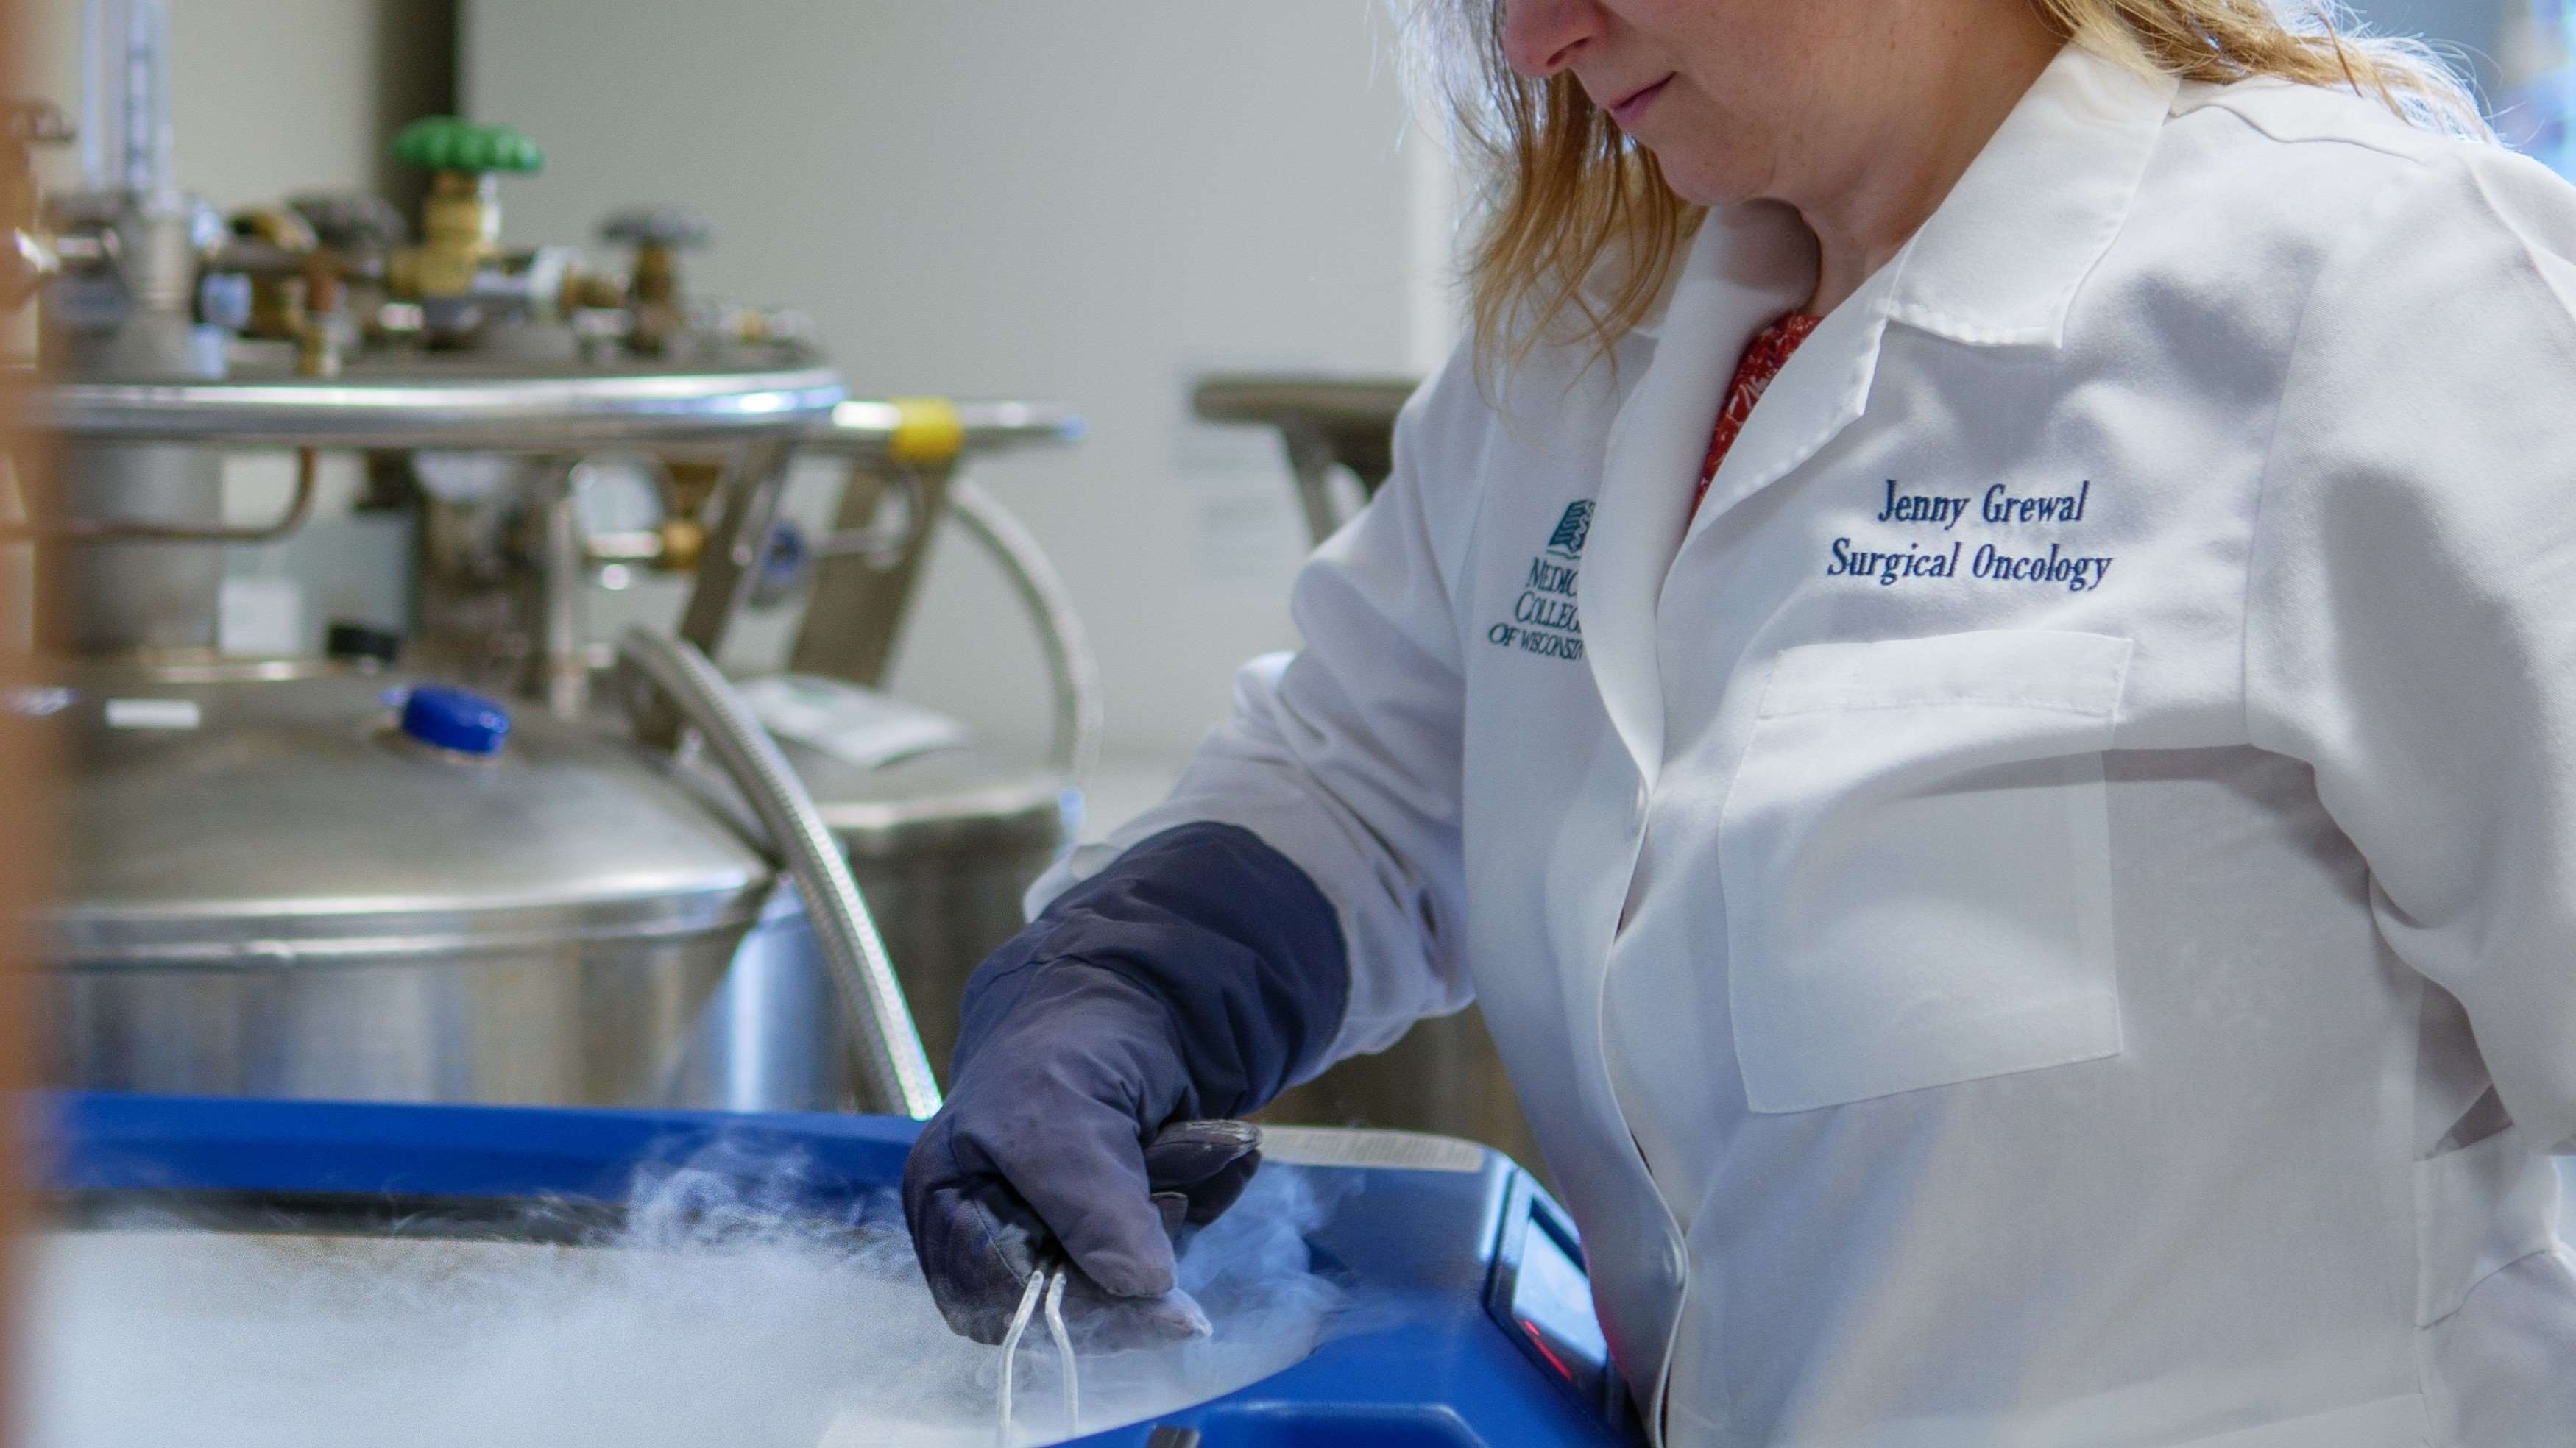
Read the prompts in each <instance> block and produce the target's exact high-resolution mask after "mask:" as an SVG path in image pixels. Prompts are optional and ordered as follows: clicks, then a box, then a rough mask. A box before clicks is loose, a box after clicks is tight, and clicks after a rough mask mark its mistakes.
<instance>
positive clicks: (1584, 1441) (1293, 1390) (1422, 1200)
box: [38, 1093, 1639, 1448]
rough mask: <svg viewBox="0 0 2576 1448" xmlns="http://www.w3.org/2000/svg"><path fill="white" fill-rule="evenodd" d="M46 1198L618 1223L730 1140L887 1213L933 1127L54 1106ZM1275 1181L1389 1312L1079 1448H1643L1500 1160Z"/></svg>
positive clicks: (1365, 1161)
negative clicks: (1326, 1209)
mask: <svg viewBox="0 0 2576 1448" xmlns="http://www.w3.org/2000/svg"><path fill="white" fill-rule="evenodd" d="M41 1100H42V1103H43V1108H44V1113H45V1118H46V1119H45V1120H44V1121H42V1122H41V1123H40V1124H39V1128H38V1135H39V1138H40V1139H41V1140H42V1141H44V1142H45V1143H46V1145H47V1148H48V1158H49V1159H48V1162H47V1168H46V1171H45V1175H46V1177H47V1179H48V1181H49V1183H50V1185H51V1186H52V1187H53V1188H54V1189H56V1190H57V1191H61V1192H69V1193H98V1192H109V1193H134V1192H142V1193H151V1192H175V1193H186V1194H206V1193H212V1194H243V1195H250V1196H292V1197H300V1198H345V1199H361V1200H363V1199H379V1200H381V1199H388V1198H390V1199H395V1200H399V1201H403V1202H406V1203H413V1202H428V1203H437V1204H442V1205H448V1206H456V1205H463V1204H470V1203H472V1202H476V1201H488V1202H496V1203H497V1202H518V1201H526V1200H528V1199H531V1198H546V1199H552V1200H556V1201H566V1202H573V1203H585V1202H587V1203H596V1204H599V1205H602V1206H608V1205H614V1204H616V1203H619V1202H622V1201H624V1200H625V1198H626V1196H627V1194H628V1190H629V1188H630V1186H631V1185H632V1183H633V1181H634V1177H635V1171H636V1168H637V1167H638V1166H639V1165H644V1164H649V1163H654V1162H677V1161H681V1160H686V1159H689V1158H691V1157H692V1156H695V1155H696V1154H698V1153H699V1152H701V1151H702V1150H703V1149H705V1148H706V1147H707V1146H708V1145H709V1144H710V1143H711V1142H712V1141H713V1140H714V1139H715V1138H716V1137H717V1136H718V1135H719V1134H721V1135H722V1136H723V1137H724V1138H725V1139H726V1140H727V1141H729V1142H733V1143H737V1144H741V1143H745V1142H748V1143H750V1144H752V1145H753V1146H754V1147H755V1148H756V1147H757V1146H759V1145H760V1144H761V1143H764V1142H766V1143H768V1144H770V1145H774V1146H775V1147H776V1148H777V1149H778V1150H779V1151H781V1152H788V1151H793V1152H796V1153H799V1154H801V1155H802V1156H803V1157H804V1158H805V1160H806V1161H807V1162H809V1163H810V1164H811V1165H812V1167H813V1170H812V1171H811V1173H810V1174H808V1175H807V1176H806V1177H805V1179H804V1180H805V1187H806V1189H807V1190H810V1191H812V1192H814V1193H816V1194H817V1196H818V1198H819V1197H830V1198H834V1199H836V1200H838V1201H841V1202H846V1201H848V1200H849V1199H850V1198H852V1197H857V1196H864V1195H870V1194H877V1193H885V1192H890V1191H892V1190H893V1188H894V1187H895V1185H896V1183H897V1182H898V1181H899V1180H900V1178H901V1175H902V1170H903V1160H904V1154H905V1153H906V1151H907V1150H909V1148H910V1146H911V1143H912V1139H913V1136H914V1134H915V1133H916V1132H917V1131H918V1130H919V1123H916V1122H911V1121H904V1120H898V1119H892V1118H881V1117H859V1116H822V1115H799V1116H790V1115H764V1116H744V1115H730V1114H722V1113H704V1112H669V1111H600V1110H565V1109H557V1108H523V1107H496V1106H423V1105H395V1104H377V1103H364V1104H342V1103H327V1102H294V1101H255V1100H241V1099H206V1098H182V1097H157V1096H140V1095H120V1094H107V1093H97V1094H69V1095H62V1096H54V1097H47V1098H41ZM1265 1153H1266V1158H1267V1159H1266V1161H1265V1164H1264V1167H1263V1170H1264V1171H1265V1172H1268V1171H1292V1172H1300V1173H1311V1174H1313V1175H1314V1176H1315V1177H1316V1178H1317V1181H1316V1185H1317V1187H1318V1188H1319V1190H1320V1191H1322V1192H1323V1193H1325V1194H1326V1195H1327V1198H1328V1199H1330V1200H1334V1201H1336V1203H1337V1205H1336V1206H1335V1207H1334V1209H1333V1211H1332V1212H1331V1214H1330V1216H1329V1217H1328V1218H1327V1219H1326V1220H1325V1222H1324V1224H1323V1226H1322V1227H1321V1228H1319V1229H1317V1230H1316V1231H1315V1232H1314V1233H1312V1234H1311V1235H1310V1236H1309V1238H1308V1243H1309V1247H1310V1250H1311V1251H1312V1252H1313V1253H1314V1254H1315V1256H1316V1258H1317V1259H1318V1261H1320V1262H1326V1263H1330V1264H1333V1265H1334V1266H1335V1267H1337V1268H1338V1269H1340V1270H1342V1271H1345V1272H1347V1273H1348V1274H1349V1275H1350V1276H1351V1277H1352V1278H1354V1279H1355V1280H1357V1281H1359V1282H1362V1283H1365V1284H1366V1285H1367V1287H1368V1289H1369V1297H1370V1301H1371V1309H1372V1310H1371V1311H1370V1312H1369V1313H1368V1314H1367V1316H1366V1320H1365V1322H1364V1323H1363V1324H1362V1325H1361V1326H1360V1328H1359V1329H1358V1330H1355V1331H1347V1332H1342V1333H1339V1334H1336V1335H1333V1336H1331V1337H1328V1338H1327V1339H1326V1340H1325V1341H1324V1343H1323V1344H1322V1345H1321V1346H1320V1347H1319V1348H1317V1349H1316V1351H1315V1352H1314V1354H1313V1355H1312V1356H1310V1357H1308V1358H1307V1359H1305V1360H1304V1361H1302V1362H1300V1363H1298V1364H1296V1365H1295V1366H1293V1367H1291V1368H1288V1369H1287V1370H1285V1371H1283V1372H1280V1373H1278V1374H1275V1375H1274V1376H1272V1377H1269V1378H1266V1379H1263V1380H1262V1381H1260V1382H1257V1383H1254V1384H1252V1385H1251V1386H1249V1387H1247V1388H1244V1389H1241V1390H1239V1391H1237V1392H1234V1393H1231V1394H1228V1395H1226V1396H1224V1397H1221V1398H1217V1399H1215V1400H1213V1401H1210V1402H1207V1403H1202V1404H1199V1405H1197V1406H1195V1407H1192V1408H1187V1409H1183V1410H1179V1411H1175V1412H1170V1413H1166V1414H1163V1415H1161V1416H1160V1417H1159V1418H1157V1419H1155V1420H1153V1421H1151V1422H1146V1423H1138V1424H1132V1425H1129V1426H1127V1427H1123V1428H1116V1429H1111V1430H1109V1431H1107V1432H1103V1433H1097V1434H1093V1435H1090V1436H1088V1437H1085V1438H1083V1439H1081V1440H1079V1441H1080V1442H1081V1443H1083V1444H1087V1445H1104V1448H1105V1445H1118V1448H1140V1445H1148V1444H1150V1445H1151V1448H1189V1445H1190V1444H1191V1443H1192V1437H1191V1435H1192V1434H1194V1433H1195V1434H1197V1435H1199V1440H1200V1441H1201V1442H1203V1443H1204V1445H1205V1448H1285V1445H1292V1444H1297V1445H1302V1444H1326V1443H1330V1444H1337V1445H1355V1448H1484V1445H1492V1448H1500V1445H1504V1444H1540V1445H1554V1444H1563V1445H1596V1444H1597V1445H1610V1444H1627V1443H1634V1442H1636V1441H1639V1439H1638V1435H1637V1433H1636V1431H1635V1429H1634V1419H1633V1415H1632V1414H1631V1412H1630V1409H1629V1407H1628V1404H1627V1401H1626V1398H1625V1394H1624V1392H1623V1390H1622V1388H1621V1384H1620V1380H1619V1378H1618V1375H1617V1374H1616V1373H1615V1372H1613V1371H1611V1370H1610V1367H1609V1364H1608V1360H1607V1359H1608V1353H1607V1349H1606V1347H1605V1346H1604V1345H1603V1344H1602V1339H1601V1333H1600V1329H1599V1327H1598V1325H1597V1323H1595V1322H1594V1320H1593V1318H1592V1315H1591V1305H1590V1301H1589V1295H1588V1287H1587V1284H1586V1282H1585V1279H1584V1277H1583V1264H1582V1252H1581V1247H1580V1245H1579V1243H1578V1242H1577V1241H1576V1238H1575V1234H1574V1230H1573V1228H1572V1226H1571V1224H1570V1223H1569V1222H1568V1221H1567V1220H1566V1218H1565V1216H1564V1214H1563V1212H1562V1211H1561V1210H1559V1209H1558V1207H1557V1206H1556V1204H1555V1203H1554V1202H1553V1201H1551V1200H1550V1199H1549V1198H1548V1197H1547V1195H1546V1193H1545V1192H1544V1191H1542V1190H1540V1189H1539V1187H1538V1186H1537V1184H1536V1183H1535V1182H1534V1181H1533V1180H1532V1179H1531V1178H1530V1176H1529V1175H1528V1174H1527V1173H1526V1172H1523V1171H1521V1170H1520V1169H1519V1168H1517V1167H1515V1166H1513V1165H1512V1164H1511V1162H1510V1161H1509V1160H1507V1159H1506V1158H1504V1157H1503V1156H1502V1155H1501V1154H1500V1153H1497V1152H1493V1151H1490V1150H1487V1149H1485V1148H1482V1147H1476V1146H1471V1145H1469V1144H1467V1143H1464V1142H1458V1141H1452V1140H1448V1139H1445V1138H1436V1137H1413V1136H1405V1135H1400V1134H1393V1133H1380V1132H1341V1131H1316V1130H1307V1129H1296V1128H1288V1129H1282V1128H1273V1129H1271V1130H1270V1131H1269V1132H1268V1133H1266V1140H1265Z"/></svg>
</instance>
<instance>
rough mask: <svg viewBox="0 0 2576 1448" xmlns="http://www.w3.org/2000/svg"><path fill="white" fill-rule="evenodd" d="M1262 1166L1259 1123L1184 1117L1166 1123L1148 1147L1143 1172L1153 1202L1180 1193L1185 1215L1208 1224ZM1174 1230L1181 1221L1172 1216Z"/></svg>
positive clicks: (1189, 1222)
mask: <svg viewBox="0 0 2576 1448" xmlns="http://www.w3.org/2000/svg"><path fill="white" fill-rule="evenodd" d="M1260 1166H1261V1128H1260V1127H1257V1126H1255V1125H1253V1124H1252V1123H1251V1122H1249V1121H1180V1122H1174V1123H1173V1124H1172V1125H1170V1126H1167V1127H1164V1128H1163V1129H1162V1131H1161V1132H1159V1133H1157V1134H1156V1136H1155V1137H1154V1140H1153V1142H1152V1143H1151V1144H1150V1145H1148V1146H1147V1147H1146V1148H1145V1177H1146V1181H1147V1183H1148V1185H1149V1186H1150V1187H1151V1188H1152V1190H1153V1192H1154V1196H1155V1202H1156V1205H1157V1206H1158V1207H1160V1206H1161V1205H1162V1202H1163V1198H1164V1197H1166V1196H1177V1197H1179V1198H1180V1199H1181V1201H1182V1203H1183V1205H1184V1207H1185V1210H1184V1212H1183V1215H1182V1221H1183V1222H1185V1223H1186V1224H1187V1225H1189V1226H1193V1227H1204V1226H1206V1225H1207V1224H1208V1223H1210V1222H1213V1221H1215V1220H1216V1219H1217V1218H1218V1217H1220V1216H1222V1215H1224V1213H1225V1209H1226V1208H1228V1207H1231V1206H1233V1205H1234V1203H1235V1200H1236V1199H1237V1198H1239V1197H1241V1196H1242V1195H1243V1191H1244V1188H1245V1187H1248V1186H1250V1185H1251V1184H1252V1174H1253V1173H1254V1172H1255V1171H1257V1170H1259V1169H1260ZM1165 1225H1166V1227H1167V1228H1168V1229H1169V1230H1170V1231H1171V1232H1173V1233H1175V1234H1177V1233H1178V1232H1179V1231H1180V1227H1181V1225H1182V1223H1175V1222H1171V1221H1170V1220H1168V1211H1167V1212H1166V1222H1165Z"/></svg>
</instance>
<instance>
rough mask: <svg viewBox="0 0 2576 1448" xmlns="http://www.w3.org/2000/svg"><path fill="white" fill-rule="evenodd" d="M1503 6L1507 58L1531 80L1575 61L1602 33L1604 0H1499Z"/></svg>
mask: <svg viewBox="0 0 2576 1448" xmlns="http://www.w3.org/2000/svg"><path fill="white" fill-rule="evenodd" d="M1498 3H1500V4H1501V5H1502V7H1503V58H1504V59H1505V60H1507V61H1509V62H1511V67H1512V69H1513V70H1516V71H1518V72H1520V73H1521V74H1522V75H1524V76H1527V77H1528V78H1529V79H1531V80H1545V79H1546V78H1548V77H1549V76H1552V75H1554V74H1556V73H1557V72H1559V71H1561V70H1563V69H1565V68H1566V67H1567V66H1569V65H1571V64H1573V63H1574V56H1575V53H1576V52H1577V51H1580V50H1581V49H1582V48H1583V47H1584V45H1585V43H1586V42H1588V41H1591V40H1593V39H1595V38H1596V37H1598V36H1599V35H1600V34H1601V24H1602V15H1601V5H1600V0H1498Z"/></svg>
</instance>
